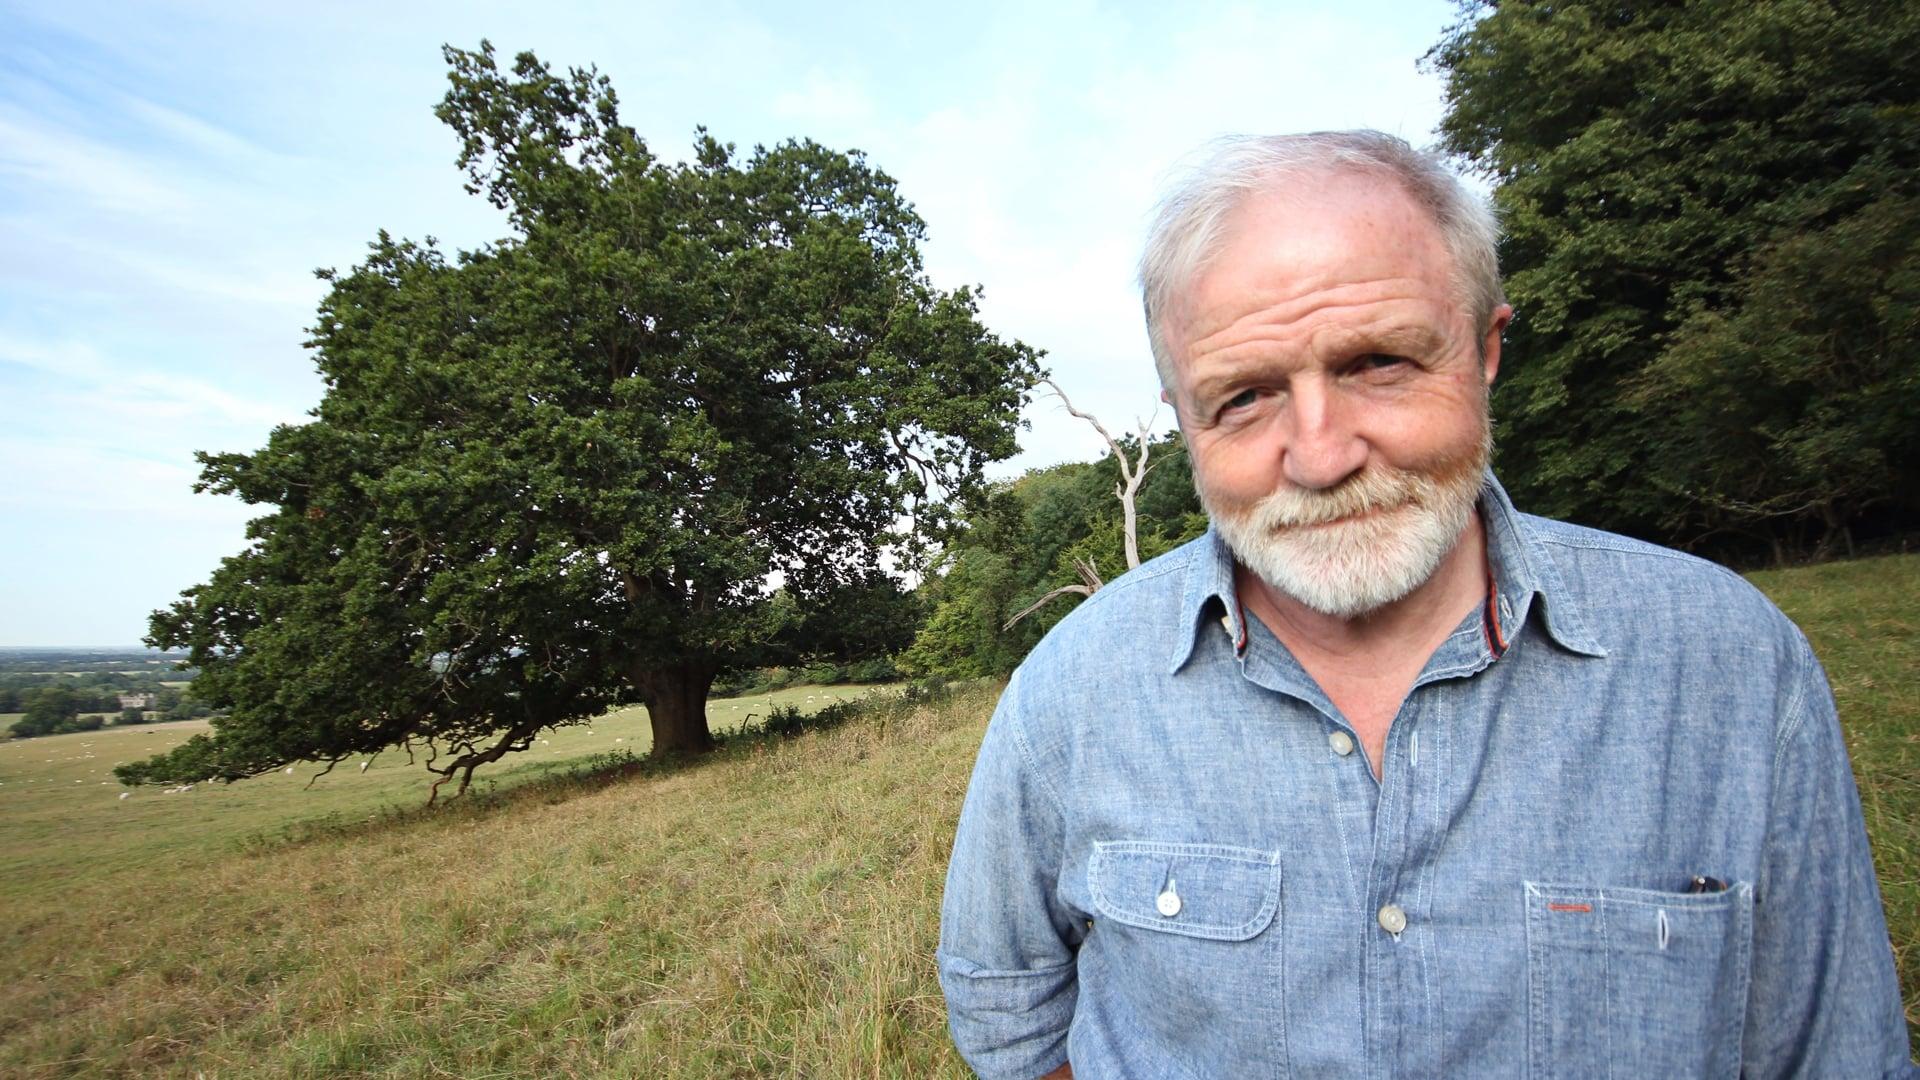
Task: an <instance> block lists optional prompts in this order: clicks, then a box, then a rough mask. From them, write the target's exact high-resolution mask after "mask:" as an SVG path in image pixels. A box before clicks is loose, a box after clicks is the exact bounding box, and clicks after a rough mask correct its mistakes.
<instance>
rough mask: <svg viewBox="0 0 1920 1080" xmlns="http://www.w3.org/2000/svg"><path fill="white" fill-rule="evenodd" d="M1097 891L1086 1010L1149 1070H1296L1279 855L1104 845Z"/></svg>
mask: <svg viewBox="0 0 1920 1080" xmlns="http://www.w3.org/2000/svg"><path fill="white" fill-rule="evenodd" d="M1087 889H1088V894H1089V898H1090V899H1091V901H1092V905H1091V906H1092V910H1093V917H1094V922H1093V929H1092V930H1091V931H1090V932H1089V933H1088V935H1087V938H1086V940H1085V941H1084V942H1083V943H1082V944H1081V946H1080V957H1079V967H1080V1009H1081V1010H1082V1011H1083V1012H1084V1013H1086V1014H1087V1015H1097V1016H1100V1017H1102V1018H1103V1021H1102V1022H1103V1023H1104V1024H1105V1025H1106V1026H1107V1027H1109V1028H1110V1029H1111V1030H1112V1031H1114V1032H1118V1033H1120V1034H1118V1035H1116V1036H1115V1038H1116V1039H1117V1044H1118V1048H1117V1049H1116V1050H1115V1052H1116V1053H1118V1054H1120V1055H1121V1056H1122V1057H1123V1058H1125V1059H1126V1060H1128V1061H1129V1062H1131V1063H1132V1064H1133V1065H1134V1066H1135V1068H1136V1069H1137V1075H1140V1076H1153V1077H1170V1078H1171V1077H1206V1076H1268V1077H1279V1076H1283V1075H1284V1074H1285V1066H1284V1062H1285V1060H1286V1032H1285V1015H1284V1011H1283V1009H1282V1008H1281V1002H1282V999H1283V995H1282V994H1281V992H1280V988H1281V947H1280V934H1279V930H1278V919H1279V914H1280V861H1279V854H1278V853H1277V852H1267V851H1259V850H1255V849H1252V848H1240V847H1227V846H1224V845H1219V844H1166V843H1158V842H1154V841H1145V840H1114V841H1105V842H1098V843H1095V844H1094V846H1093V852H1092V854H1091V855H1090V856H1089V858H1088V861H1087ZM1201 1048H1204V1052H1202V1049H1201Z"/></svg>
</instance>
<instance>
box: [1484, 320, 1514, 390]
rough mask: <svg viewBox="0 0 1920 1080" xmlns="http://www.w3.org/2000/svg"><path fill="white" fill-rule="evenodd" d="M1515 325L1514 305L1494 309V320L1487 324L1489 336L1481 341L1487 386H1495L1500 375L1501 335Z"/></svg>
mask: <svg viewBox="0 0 1920 1080" xmlns="http://www.w3.org/2000/svg"><path fill="white" fill-rule="evenodd" d="M1512 323H1513V305H1512V304H1501V305H1500V306H1499V307H1497V308H1494V309H1493V319H1492V320H1491V321H1489V322H1488V324H1487V334H1486V336H1485V337H1483V338H1481V339H1480V364H1481V367H1483V368H1484V369H1485V371H1484V373H1483V376H1484V378H1485V379H1486V380H1487V385H1488V386H1492V385H1493V379H1494V376H1496V375H1498V374H1500V335H1501V334H1503V333H1505V332H1506V330H1507V327H1508V326H1509V325H1511V324H1512Z"/></svg>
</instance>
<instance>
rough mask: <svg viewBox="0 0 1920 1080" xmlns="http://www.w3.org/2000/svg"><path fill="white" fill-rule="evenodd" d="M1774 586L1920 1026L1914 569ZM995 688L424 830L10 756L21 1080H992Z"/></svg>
mask: <svg viewBox="0 0 1920 1080" xmlns="http://www.w3.org/2000/svg"><path fill="white" fill-rule="evenodd" d="M1756 580H1757V581H1758V582H1759V583H1760V584H1761V585H1762V587H1764V588H1766V589H1767V590H1768V591H1769V592H1770V593H1771V594H1772V595H1774V596H1775V598H1776V599H1777V600H1779V601H1780V603H1781V604H1782V606H1783V607H1785V608H1786V609H1787V610H1788V611H1789V613H1790V614H1792V615H1793V616H1794V617H1795V618H1796V619H1797V620H1798V621H1799V622H1800V623H1801V625H1802V626H1803V627H1805V628H1806V629H1807V631H1808V634H1809V636H1810V637H1811V638H1812V639H1813V642H1814V645H1815V647H1816V649H1818V650H1819V652H1820V654H1821V656H1822V658H1823V660H1824V662H1825V663H1826V665H1827V667H1828V670H1829V673H1830V674H1831V676H1832V678H1833V681H1834V686H1835V691H1836V693H1837V695H1838V696H1839V699H1840V707H1841V715H1842V717H1843V719H1844V721H1845V722H1846V724H1847V727H1848V734H1849V744H1850V746H1851V748H1852V752H1853V755H1854V764H1855V767H1856V771H1857V772H1858V775H1859V776H1860V779H1861V785H1862V792H1863V802H1864V804H1865V806H1866V810H1867V816H1868V823H1869V828H1870V830H1871V832H1872V835H1873V839H1874V842H1875V850H1876V858H1877V860H1878V863H1879V870H1880V874H1881V881H1882V885H1883V888H1884V890H1885V893H1886V899H1887V907H1888V915H1889V919H1890V921H1891V922H1892V925H1893V933H1894V939H1895V947H1896V950H1897V951H1898V952H1899V962H1900V966H1901V976H1902V982H1903V985H1904V986H1905V987H1906V988H1907V995H1908V997H1907V1000H1908V1005H1909V1010H1908V1012H1909V1016H1910V1017H1912V1018H1913V1019H1915V1020H1920V1008H1917V1006H1920V697H1917V695H1916V686H1920V633H1916V630H1917V629H1920V627H1917V626H1916V623H1917V622H1920V610H1916V604H1915V598H1916V597H1920V556H1906V557H1899V558H1894V559H1881V560H1870V561H1862V562H1857V563H1851V564H1840V565H1834V566H1826V567H1816V568H1811V569H1806V570H1794V571H1787V572H1782V573H1772V574H1763V575H1756ZM844 689H845V688H833V690H832V691H828V692H823V691H821V690H818V689H807V688H803V689H797V690H789V691H784V692H782V693H781V694H780V695H777V696H776V700H785V701H791V702H794V703H796V704H799V705H801V706H803V707H806V706H818V705H820V704H823V703H824V696H825V693H838V692H841V691H844ZM996 691H997V688H996V687H993V686H978V687H973V688H970V689H964V690H962V691H961V692H960V693H959V694H958V695H957V696H955V697H953V698H951V699H949V700H947V701H945V702H942V703H940V704H939V705H937V706H926V705H910V704H906V703H899V702H896V703H894V704H892V705H891V706H889V707H886V708H882V709H879V710H876V711H875V714H874V715H873V716H871V717H868V718H863V719H856V720H855V721H853V722H851V723H848V724H847V725H845V726H842V727H839V728H835V729H832V730H828V731H822V732H815V733H813V734H810V735H806V736H803V737H801V738H797V739H792V740H773V741H769V740H735V741H733V742H731V743H730V744H729V745H728V746H727V748H726V749H724V750H723V751H722V752H720V753H719V754H716V755H714V756H713V757H711V758H710V759H708V760H705V761H703V762H701V763H699V764H698V765H695V766H693V767H689V768H684V769H680V770H677V771H671V772H659V771H653V770H648V769H631V768H628V769H621V768H613V769H608V768H602V769H600V770H599V771H597V772H593V771H589V770H588V769H587V768H585V766H587V765H588V764H589V763H593V762H596V761H600V762H604V761H606V760H607V759H605V758H603V757H600V755H605V754H608V753H619V752H621V751H625V750H632V751H634V752H635V753H639V752H643V751H644V750H645V748H646V743H645V719H644V715H642V714H641V713H640V711H639V710H633V711H631V712H629V713H627V714H625V715H621V716H610V717H606V718H603V719H601V720H598V721H596V722H595V723H594V724H593V725H592V727H591V734H589V733H588V729H586V728H576V729H571V730H569V731H567V732H564V733H559V734H555V735H552V736H550V742H549V743H548V744H546V745H543V746H541V747H540V748H539V753H538V754H529V755H523V758H525V759H527V760H522V761H521V762H519V763H517V764H515V765H514V766H512V767H511V768H509V769H506V770H503V771H502V772H500V773H499V774H498V775H497V776H496V778H495V779H494V781H493V782H492V783H491V784H490V785H482V784H481V783H480V782H479V781H476V788H477V790H476V792H475V793H473V794H472V795H470V796H469V797H468V798H466V799H462V800H459V801H457V802H455V803H454V804H452V805H451V806H449V807H446V808H444V809H440V810H436V811H434V812H431V813H422V812H419V811H418V810H417V809H398V810H396V809H392V808H393V807H395V806H399V807H416V806H417V804H418V803H419V802H420V801H422V799H423V798H424V789H423V786H422V785H423V781H424V774H423V773H422V772H421V771H420V770H419V769H418V768H417V767H408V766H407V765H406V762H405V757H404V755H401V756H398V757H396V756H394V755H391V754H389V755H386V756H383V757H381V758H380V759H378V760H377V761H375V762H374V764H373V765H372V766H371V767H370V768H368V769H367V770H366V772H365V773H362V772H361V771H360V770H359V768H358V765H357V762H355V763H348V764H343V765H342V766H341V767H340V768H339V769H336V770H335V771H334V773H333V774H331V775H329V776H326V777H324V778H322V779H320V780H318V781H317V782H315V783H314V784H313V785H312V786H311V787H310V788H309V787H307V786H306V785H307V781H308V779H309V774H310V773H311V772H313V771H314V770H312V769H311V768H309V769H296V771H295V773H294V774H293V775H291V776H287V775H284V774H278V775H274V776H268V777H261V778H259V779H256V780H252V781H247V782H246V783H243V784H239V785H235V786H233V787H230V788H229V787H220V786H218V785H214V786H206V785H198V786H195V787H194V789H193V790H191V791H187V792H181V793H177V794H171V795H169V794H163V793H161V792H159V791H155V790H151V789H149V790H142V791H140V792H137V793H135V794H134V795H132V796H131V797H129V798H127V799H125V800H122V799H120V798H119V791H120V789H119V788H118V786H117V785H115V784H112V783H105V784H103V783H101V781H102V780H111V776H110V774H109V770H110V768H111V765H112V762H113V761H114V760H124V759H126V758H128V757H130V756H131V755H133V754H136V753H149V752H152V750H154V749H158V748H160V747H161V746H163V745H165V744H166V743H167V742H169V741H177V740H178V739H180V738H184V736H185V734H186V733H187V731H189V730H191V729H190V728H187V727H184V726H183V727H181V728H157V729H142V728H133V729H107V730H105V731H100V732H89V733H85V734H79V735H64V736H54V737H50V738H42V739H34V740H26V741H22V742H20V743H16V744H5V743H0V905H4V912H5V915H6V918H5V919H4V921H3V922H0V926H3V927H4V929H0V1075H5V1076H10V1077H11V1076H21V1077H55V1076H143V1077H144V1076H178V1077H195V1076H205V1077H208V1078H220V1077H241V1076H245V1077H322V1076H327V1077H331V1076H368V1077H371V1076H400V1077H423V1078H425V1077H445V1076H458V1077H467V1078H482V1077H503V1078H504V1077H533V1076H537V1077H560V1076H607V1077H613V1076H647V1077H705V1076H759V1075H767V1076H806V1077H842V1076H862V1077H869V1076H870V1077H922V1076H934V1077H942V1076H954V1077H959V1076H965V1075H966V1073H965V1070H964V1069H963V1067H962V1066H961V1065H960V1063H959V1062H958V1060H957V1059H956V1058H955V1056H954V1054H953V1052H952V1049H951V1047H950V1045H949V1044H948V1041H947V1038H946V1032H945V1018H944V1013H943V1010H942V1005H941V1000H940V994H939V988H938V985H937V982H936V980H935V977H934V970H933V964H932V953H933V947H934V943H935V939H936V935H937V912H938V902H939V893H940V887H941V880H942V877H943V875H944V869H945V868H944V861H945V857H946V853H947V850H948V847H949V846H950V843H951V837H952V828H953V819H954V816H955V814H956V813H957V811H958V807H959V803H960V797H961V795H962V793H963V790H964V787H965V783H966V776H967V770H968V767H969V766H970V764H971V761H972V757H973V753H974V750H975V749H976V747H977V746H978V743H979V738H980V732H981V730H982V728H983V727H984V725H985V723H986V718H987V715H988V713H989V712H990V710H991V707H992V702H993V697H994V694H995V692H996ZM808 694H812V695H814V699H813V701H811V702H809V701H807V695H808ZM766 706H767V699H766V698H765V697H761V698H756V699H751V701H750V702H721V703H716V707H715V710H714V712H715V716H716V720H717V721H719V723H718V724H717V725H716V726H725V724H726V722H727V721H726V718H728V717H744V716H745V715H746V714H747V713H749V712H758V713H761V714H764V712H765V710H766ZM615 740H619V741H615ZM481 775H482V776H484V775H485V774H484V773H483V774H481ZM1916 1028H1917V1029H1920V1024H1916Z"/></svg>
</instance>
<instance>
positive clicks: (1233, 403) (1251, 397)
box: [1226, 390, 1260, 409]
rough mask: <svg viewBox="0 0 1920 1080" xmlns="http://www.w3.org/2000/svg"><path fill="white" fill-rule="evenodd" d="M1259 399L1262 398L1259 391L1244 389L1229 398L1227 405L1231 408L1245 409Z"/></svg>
mask: <svg viewBox="0 0 1920 1080" xmlns="http://www.w3.org/2000/svg"><path fill="white" fill-rule="evenodd" d="M1258 400H1260V394H1259V392H1258V391H1254V390H1242V391H1240V392H1239V393H1237V394H1235V395H1233V396H1232V397H1230V398H1228V399H1227V406H1226V407H1227V408H1229V409H1244V408H1246V407H1247V406H1249V405H1251V404H1253V403H1254V402H1256V401H1258Z"/></svg>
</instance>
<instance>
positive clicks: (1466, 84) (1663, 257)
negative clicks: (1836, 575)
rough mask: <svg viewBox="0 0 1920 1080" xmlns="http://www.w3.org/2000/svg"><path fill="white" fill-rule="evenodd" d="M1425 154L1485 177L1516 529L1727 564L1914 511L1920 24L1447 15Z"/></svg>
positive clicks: (1751, 3) (1790, 16) (1879, 6)
mask: <svg viewBox="0 0 1920 1080" xmlns="http://www.w3.org/2000/svg"><path fill="white" fill-rule="evenodd" d="M1462 12H1463V17H1462V19H1461V21H1460V23H1459V24H1458V25H1457V26H1456V27H1454V28H1453V29H1452V30H1451V31H1450V32H1449V33H1448V34H1447V36H1446V37H1445V39H1444V40H1443V41H1442V42H1441V43H1440V45H1438V46H1437V47H1436V48H1435V49H1434V51H1433V52H1432V53H1431V54H1430V56H1429V59H1430V61H1431V62H1432V63H1433V64H1435V65H1436V66H1437V67H1438V68H1439V69H1440V70H1442V71H1443V72H1444V73H1445V75H1446V78H1447V100H1448V112H1447V115H1446V118H1445V119H1444V121H1443V122H1442V126H1441V130H1442V133H1443V142H1442V145H1443V146H1444V147H1445V148H1446V149H1448V150H1450V151H1452V152H1453V153H1455V154H1457V155H1459V156H1460V158H1461V159H1462V160H1463V161H1464V162H1465V163H1466V164H1467V165H1468V166H1469V167H1471V168H1473V169H1474V170H1477V171H1478V172H1479V173H1480V174H1481V175H1483V176H1485V177H1486V178H1488V179H1489V180H1491V181H1493V182H1494V183H1495V184H1496V185H1497V187H1496V189H1495V192H1494V201H1495V203H1496V205H1497V206H1498V208H1499V209H1500V211H1501V213H1502V215H1503V217H1504V220H1505V225H1506V232H1507V236H1506V240H1505V242H1504V244H1503V247H1502V251H1501V258H1502V263H1503V266H1504V269H1505V271H1506V273H1507V282H1508V290H1509V293H1510V296H1511V299H1512V300H1513V304H1514V307H1515V309H1516V312H1517V317H1516V320H1515V322H1514V325H1513V327H1512V329H1511V330H1510V331H1509V332H1508V340H1507V347H1506V351H1505V355H1504V360H1503V365H1502V370H1501V378H1500V381H1499V384H1498V385H1497V386H1496V387H1495V390H1494V411H1495V416H1496V418H1497V420H1498V422H1499V425H1500V427H1499V459H1498V461H1499V467H1500V470H1501V474H1502V477H1503V479H1504V480H1505V481H1506V483H1507V484H1508V485H1509V487H1510V488H1512V489H1513V491H1514V494H1515V496H1516V498H1517V499H1518V500H1520V501H1521V502H1522V503H1523V504H1524V505H1527V506H1528V507H1529V508H1530V509H1534V510H1538V511H1541V512H1544V513H1549V514H1553V515H1555V516H1560V517H1567V518H1572V519H1576V520H1581V521H1585V522H1588V523H1592V524H1596V525H1602V526H1607V527H1612V528H1617V529H1622V530H1625V531H1628V532H1633V533H1637V534H1640V535H1643V536H1649V537H1653V538H1657V539H1662V540H1666V541H1668V542H1674V543H1680V544H1684V545H1693V546H1702V545H1704V546H1708V547H1711V548H1714V549H1716V550H1721V551H1726V552H1728V553H1747V554H1751V553H1755V552H1757V551H1764V550H1767V549H1768V547H1769V546H1771V547H1772V548H1773V549H1774V550H1775V551H1776V552H1782V553H1784V552H1785V551H1787V550H1789V549H1791V548H1794V547H1796V546H1798V545H1799V543H1800V540H1801V538H1802V537H1805V538H1807V541H1808V543H1809V544H1810V545H1813V546H1817V545H1821V544H1833V543H1835V542H1841V541H1844V539H1845V536H1846V531H1847V529H1848V527H1849V526H1850V525H1851V524H1854V523H1856V522H1860V521H1863V520H1864V521H1868V522H1871V523H1874V524H1875V525H1876V526H1877V527H1879V528H1890V527H1911V525H1912V524H1913V522H1914V521H1915V520H1916V516H1917V515H1920V468H1917V466H1920V459H1917V458H1916V453H1915V446H1916V443H1915V439H1914V435H1913V433H1914V432H1915V431H1916V430H1920V394H1916V393H1915V392H1914V371H1915V368H1916V365H1917V364H1920V332H1917V331H1916V326H1915V322H1914V310H1915V296H1916V294H1915V278H1914V266H1915V261H1916V255H1917V254H1920V246H1917V245H1920V234H1916V231H1915V228H1914V218H1913V214H1914V211H1913V207H1914V200H1915V199H1916V197H1920V172H1917V171H1916V170H1917V169H1920V7H1916V6H1915V5H1913V4H1902V3H1889V2H1847V0H1758V2H1755V0H1743V2H1739V3H1734V2H1727V0H1720V2H1664V3H1644V4H1618V3H1591V2H1582V0H1575V2H1570V3H1568V2H1558V0H1556V2H1553V3H1544V2H1538V0H1518V2H1512V0H1510V2H1502V3H1498V4H1495V3H1469V4H1465V5H1463V8H1462Z"/></svg>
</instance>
